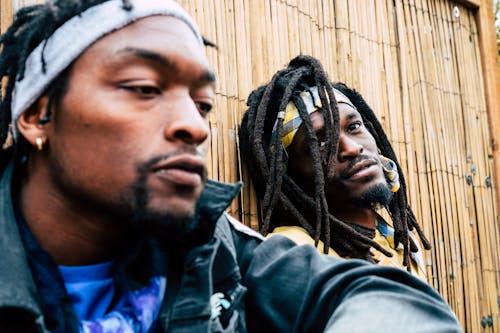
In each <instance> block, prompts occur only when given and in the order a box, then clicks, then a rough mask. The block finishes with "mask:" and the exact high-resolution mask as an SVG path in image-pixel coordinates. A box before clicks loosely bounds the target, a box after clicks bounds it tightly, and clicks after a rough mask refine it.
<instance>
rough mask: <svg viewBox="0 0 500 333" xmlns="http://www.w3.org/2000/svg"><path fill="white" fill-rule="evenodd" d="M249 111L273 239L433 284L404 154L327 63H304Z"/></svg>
mask: <svg viewBox="0 0 500 333" xmlns="http://www.w3.org/2000/svg"><path fill="white" fill-rule="evenodd" d="M322 95H323V96H322ZM332 102H334V103H332ZM248 105H249V109H248V111H247V113H246V114H245V115H244V117H243V121H242V124H241V129H240V132H239V134H240V149H241V155H242V160H243V161H245V162H246V164H247V166H248V168H249V170H250V172H249V173H250V175H252V179H253V183H254V184H255V187H256V191H257V194H258V196H259V198H261V199H262V203H263V208H264V218H263V224H262V233H263V234H265V235H268V237H270V236H273V235H276V234H279V235H284V236H287V237H289V238H290V239H292V240H294V241H295V242H296V243H297V244H312V245H315V246H317V248H318V250H319V251H320V252H321V253H328V254H330V255H332V256H337V257H339V256H340V257H343V258H360V259H365V260H367V261H371V262H375V263H377V264H379V265H384V266H394V267H399V268H403V269H407V270H408V271H410V272H411V273H412V274H414V275H416V276H417V277H419V278H421V279H422V280H425V279H426V274H425V266H424V265H423V264H424V263H423V258H422V253H421V252H422V251H421V250H420V249H419V246H418V244H419V241H418V239H417V238H416V237H415V235H414V234H413V232H411V230H413V229H416V230H417V231H418V234H419V236H420V239H421V241H422V243H423V244H424V247H425V248H427V249H428V248H429V242H428V241H427V239H426V238H425V236H424V235H423V233H422V230H421V228H420V226H419V225H418V224H417V223H416V221H415V218H414V215H413V213H412V211H411V208H410V207H409V205H408V202H407V199H406V186H405V182H404V177H403V175H402V173H401V168H400V167H399V165H398V162H397V158H396V156H395V154H394V151H393V149H392V147H391V145H390V143H389V141H388V140H387V137H386V135H385V133H384V131H383V129H382V126H381V125H380V123H379V121H378V120H377V118H376V116H375V114H374V113H373V111H372V110H371V109H370V107H369V106H368V105H367V104H366V102H365V101H364V99H363V98H362V96H361V95H360V94H358V93H357V92H356V91H355V90H353V89H351V88H349V87H347V86H346V85H344V84H342V83H336V84H334V85H333V86H332V85H331V84H330V83H329V82H328V77H327V75H326V73H325V72H324V70H323V68H322V65H321V63H320V62H319V61H318V60H317V59H315V58H313V57H309V56H298V57H296V58H295V59H293V60H292V61H291V62H290V64H289V65H288V67H287V68H285V69H284V70H281V71H278V72H277V73H276V74H275V75H274V77H273V78H272V80H271V82H270V83H268V84H267V85H265V86H262V87H260V88H258V89H256V90H255V91H254V92H252V94H251V95H250V97H249V99H248ZM327 124H331V125H327ZM379 207H381V208H382V207H385V208H387V211H388V212H389V214H390V216H391V217H392V219H393V222H394V228H393V227H392V226H391V225H389V224H388V223H387V222H386V221H385V220H384V219H383V218H382V217H381V216H380V215H379V214H377V208H379ZM325 244H326V246H325Z"/></svg>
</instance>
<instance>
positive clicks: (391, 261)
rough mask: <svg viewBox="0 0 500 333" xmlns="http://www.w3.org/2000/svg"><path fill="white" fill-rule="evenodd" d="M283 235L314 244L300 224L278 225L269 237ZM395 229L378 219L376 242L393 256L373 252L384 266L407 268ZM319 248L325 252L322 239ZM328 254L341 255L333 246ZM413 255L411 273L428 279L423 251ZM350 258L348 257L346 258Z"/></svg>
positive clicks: (301, 242)
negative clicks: (395, 244)
mask: <svg viewBox="0 0 500 333" xmlns="http://www.w3.org/2000/svg"><path fill="white" fill-rule="evenodd" d="M278 234H279V235H283V236H285V237H287V238H289V239H291V240H292V241H294V242H295V243H297V244H298V245H306V244H310V245H313V246H314V239H313V238H312V237H311V236H309V234H308V233H307V231H306V230H305V229H304V228H301V227H298V226H283V227H277V228H275V229H274V230H273V232H272V233H270V234H268V235H267V237H271V236H273V235H278ZM393 235H394V229H392V227H391V226H389V225H388V224H387V223H386V222H384V221H377V229H376V230H375V238H374V239H373V240H374V241H375V242H377V243H378V244H380V245H381V246H382V247H383V248H384V249H386V250H387V251H389V252H390V253H392V257H387V256H385V255H384V254H382V253H381V252H379V251H377V250H375V249H373V248H372V249H370V251H371V252H372V253H373V256H374V258H375V259H376V260H377V261H378V265H382V266H392V267H397V268H401V269H404V270H406V267H404V266H403V254H404V251H403V245H402V244H399V245H398V247H397V248H394V236H393ZM410 237H411V238H412V239H413V241H414V242H415V244H417V246H418V244H419V243H418V241H417V239H416V238H415V236H414V235H413V234H412V233H411V232H410ZM317 249H318V251H319V252H320V253H324V252H323V249H324V244H323V242H322V241H319V243H318V246H317ZM328 255H331V256H334V257H340V256H339V255H338V253H337V252H335V251H334V250H333V249H332V248H329V249H328ZM410 257H411V273H412V274H413V275H414V276H416V277H418V278H420V279H421V280H424V281H427V278H426V274H425V266H424V261H423V258H422V251H421V250H420V248H419V250H418V252H416V253H413V252H411V253H410ZM346 259H348V258H346Z"/></svg>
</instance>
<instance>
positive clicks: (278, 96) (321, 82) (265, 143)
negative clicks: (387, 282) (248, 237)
mask: <svg viewBox="0 0 500 333" xmlns="http://www.w3.org/2000/svg"><path fill="white" fill-rule="evenodd" d="M314 86H315V87H318V93H319V97H320V100H321V105H323V107H322V108H321V109H320V110H318V112H321V113H322V114H323V117H324V119H325V123H326V124H330V123H331V124H333V126H331V127H330V126H325V146H324V147H325V150H323V151H322V150H320V146H319V142H318V138H317V136H316V134H315V132H314V130H313V127H312V123H311V120H310V119H309V114H308V112H307V109H306V106H305V104H304V102H303V101H302V99H301V98H300V96H299V94H300V93H301V92H302V91H304V90H307V89H309V88H311V87H314ZM290 101H292V102H293V103H294V104H295V105H296V107H297V111H298V113H299V115H300V117H301V119H302V121H303V124H304V126H305V128H306V136H307V141H308V143H309V150H310V154H311V157H312V161H313V169H314V193H313V195H312V196H310V195H309V194H307V193H306V192H305V191H304V190H303V189H302V188H301V187H300V186H299V185H298V184H297V183H296V182H295V181H294V180H293V179H292V178H291V177H290V176H288V175H287V173H286V170H285V166H286V165H287V162H288V156H287V155H286V152H285V149H284V148H283V146H282V144H281V139H280V138H281V137H282V131H283V116H282V115H283V112H284V111H285V108H286V106H287V104H288V103H289V102H290ZM247 105H248V107H249V109H248V110H247V111H246V112H245V114H244V116H243V119H242V123H241V127H240V131H239V140H240V151H241V155H242V159H243V160H245V161H246V164H247V166H248V169H249V171H250V174H251V176H252V181H253V184H254V186H255V188H256V191H257V193H258V194H259V195H261V194H263V195H261V199H262V208H263V222H262V226H261V232H262V233H263V234H267V233H268V232H269V231H270V230H269V229H270V226H271V223H273V224H276V223H282V221H286V222H287V223H292V224H296V225H299V226H301V227H303V228H304V229H305V230H306V231H307V232H308V233H309V234H310V235H313V236H314V240H315V243H316V244H317V243H318V241H319V240H321V241H323V242H324V244H325V247H324V252H325V253H327V252H328V246H329V247H331V248H333V249H334V250H335V251H336V252H337V253H338V254H339V255H341V256H343V257H344V256H350V257H353V258H361V259H365V260H369V261H373V258H372V256H371V254H370V248H371V247H373V248H375V249H377V250H378V251H380V252H382V253H384V254H385V255H387V256H391V254H390V253H389V252H388V251H386V250H385V249H384V248H382V247H381V246H380V245H379V244H378V243H376V242H375V241H373V239H372V238H371V237H369V236H368V235H366V234H364V233H362V232H361V231H360V230H359V229H357V228H356V226H354V225H353V224H350V223H346V222H344V221H340V220H339V219H337V218H336V217H334V216H333V215H331V214H330V213H329V211H328V204H327V200H326V195H325V175H326V174H328V170H333V169H334V168H335V161H336V156H337V149H338V141H339V112H338V108H337V102H336V100H335V97H334V92H333V89H332V85H331V83H330V82H329V80H328V77H327V75H326V73H325V71H324V70H323V67H322V65H321V63H320V62H319V61H318V60H316V59H315V58H313V57H310V56H303V55H301V56H298V57H296V58H294V59H293V60H292V61H291V62H290V63H289V64H288V66H287V67H286V68H285V69H283V70H280V71H278V72H277V73H276V74H275V75H274V76H273V78H272V79H271V81H270V82H269V83H268V84H267V85H264V86H261V87H259V88H257V89H256V90H254V91H253V92H252V93H251V94H250V96H249V98H248V101H247ZM274 127H275V128H274ZM273 128H274V132H275V135H274V136H273V135H272V132H273ZM311 221H314V223H311ZM273 226H275V225H273Z"/></svg>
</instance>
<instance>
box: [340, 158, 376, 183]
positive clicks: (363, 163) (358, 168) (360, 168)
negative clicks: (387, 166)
mask: <svg viewBox="0 0 500 333" xmlns="http://www.w3.org/2000/svg"><path fill="white" fill-rule="evenodd" d="M351 164H352V163H350V165H351ZM377 165H378V162H377V161H376V160H374V159H371V158H365V159H362V160H360V161H358V162H354V165H352V166H350V167H348V168H347V169H346V170H344V171H343V172H342V178H343V179H354V178H359V177H363V176H365V175H366V174H369V173H371V172H372V171H373V170H372V169H374V168H375V167H376V166H377Z"/></svg>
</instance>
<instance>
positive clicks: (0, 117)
mask: <svg viewBox="0 0 500 333" xmlns="http://www.w3.org/2000/svg"><path fill="white" fill-rule="evenodd" d="M106 1H108V0H51V1H48V2H47V3H46V4H40V5H33V6H29V7H24V8H21V9H20V10H19V11H18V12H17V13H16V15H15V17H14V22H13V23H12V25H11V26H10V28H9V29H8V30H7V32H6V33H5V34H4V35H2V36H1V37H0V45H1V46H2V51H1V54H0V78H2V79H5V80H4V81H2V82H3V84H5V87H4V89H3V91H5V94H4V95H3V96H2V98H1V99H2V101H1V103H0V173H1V172H2V169H3V168H2V165H4V164H5V161H6V160H7V159H8V158H9V156H10V153H11V152H10V150H11V149H6V148H7V147H8V146H10V142H9V141H10V135H9V133H10V126H11V122H12V119H11V102H12V91H13V89H14V85H15V82H16V80H17V81H19V80H22V79H23V76H24V70H25V63H26V60H27V58H28V56H29V55H30V53H31V52H32V51H33V50H34V49H35V48H36V47H37V46H38V45H40V44H41V43H44V44H43V46H44V47H45V45H46V43H47V41H48V38H49V37H50V36H51V35H52V34H53V33H54V31H55V30H56V29H58V28H59V27H60V26H61V25H63V24H64V23H65V22H66V21H68V20H69V19H71V18H72V17H74V16H76V15H79V14H81V13H82V12H84V11H85V10H87V9H89V8H90V7H93V6H96V5H98V4H101V3H103V2H106ZM122 8H123V10H126V11H130V10H131V9H132V4H131V2H130V0H122ZM203 42H204V44H205V45H208V46H215V44H213V43H212V42H210V41H208V40H206V39H205V38H203ZM40 60H41V63H42V69H43V71H44V72H45V69H46V67H47V66H50V64H47V63H46V62H45V59H44V55H43V52H42V54H41V59H40ZM70 67H71V66H70ZM68 73H69V68H68V69H66V70H65V71H64V72H63V73H61V74H60V75H59V76H58V77H57V78H56V79H54V81H53V82H52V83H51V85H50V86H49V88H48V89H47V91H46V94H47V96H48V100H49V101H48V105H47V110H46V116H45V117H44V118H43V119H41V120H40V123H46V122H48V121H50V117H51V110H52V107H53V106H54V103H58V102H59V101H60V98H61V97H62V96H63V95H64V93H65V91H66V87H67V81H68V80H67V79H68V76H69V75H68ZM16 146H17V147H16V149H17V150H18V151H25V150H26V149H28V145H27V143H26V142H25V140H24V139H23V138H19V142H16ZM19 155H21V156H22V155H23V153H20V154H19Z"/></svg>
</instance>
